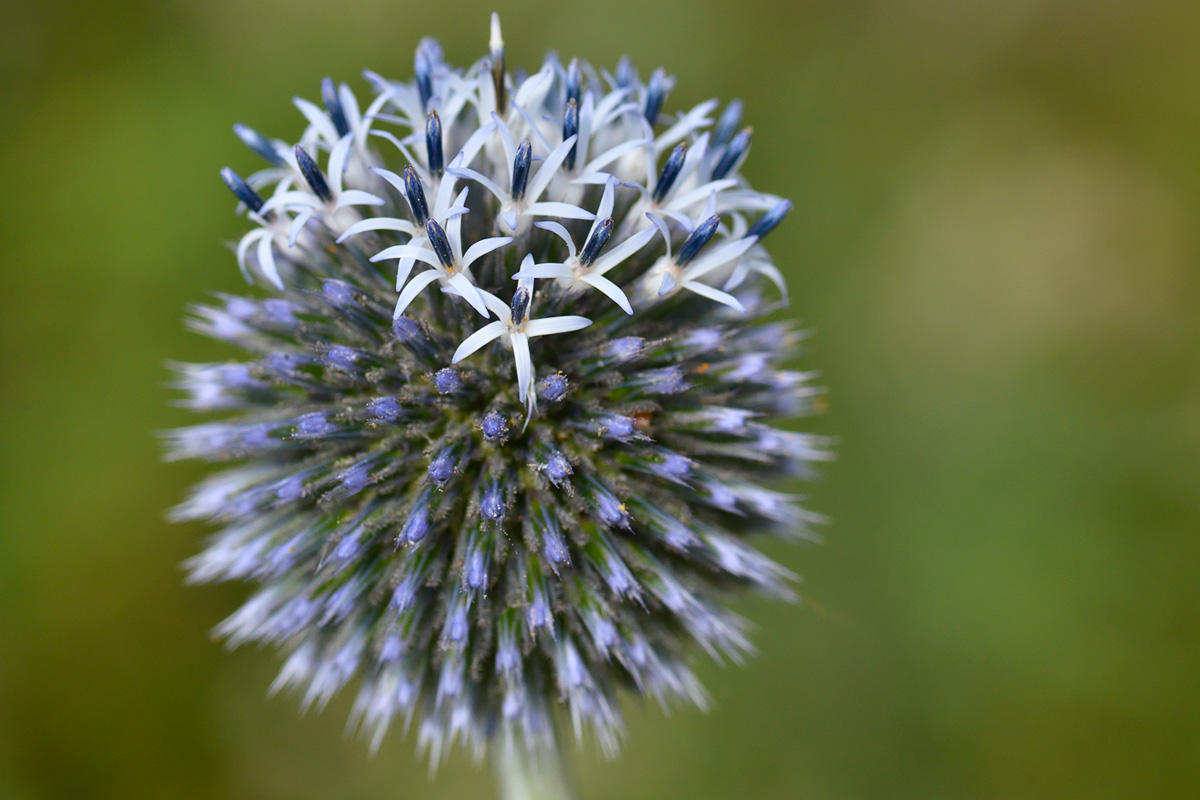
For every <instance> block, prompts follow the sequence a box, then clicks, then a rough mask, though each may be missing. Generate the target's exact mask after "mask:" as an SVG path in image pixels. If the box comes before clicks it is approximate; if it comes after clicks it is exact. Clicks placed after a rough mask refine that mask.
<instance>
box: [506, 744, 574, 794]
mask: <svg viewBox="0 0 1200 800" xmlns="http://www.w3.org/2000/svg"><path fill="white" fill-rule="evenodd" d="M494 752H495V756H494V760H495V766H496V780H497V782H498V783H499V785H500V798H501V800H574V798H575V792H574V790H573V789H572V787H571V782H570V779H569V777H568V775H567V766H566V764H565V763H564V760H563V758H562V756H561V755H560V754H559V753H558V752H557V750H554V751H549V752H547V751H546V750H540V751H538V752H536V753H531V752H529V749H528V748H527V747H526V746H525V744H524V743H523V742H520V741H508V742H499V743H497V747H496V750H495V751H494Z"/></svg>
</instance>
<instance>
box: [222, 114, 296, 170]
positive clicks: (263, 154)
mask: <svg viewBox="0 0 1200 800" xmlns="http://www.w3.org/2000/svg"><path fill="white" fill-rule="evenodd" d="M233 132H234V133H236V134H237V137H238V138H239V139H241V140H242V144H244V145H246V147H249V148H250V149H251V150H253V151H254V152H255V153H257V154H258V156H259V157H260V158H262V160H263V161H266V162H267V163H268V164H272V165H274V166H276V167H286V166H287V161H286V160H284V158H283V156H281V155H279V151H278V150H276V149H275V145H273V144H271V141H270V140H269V139H267V137H265V136H263V135H262V134H261V133H259V132H258V131H256V130H254V129H253V128H248V127H246V126H245V125H242V124H240V123H239V124H236V125H234V126H233Z"/></svg>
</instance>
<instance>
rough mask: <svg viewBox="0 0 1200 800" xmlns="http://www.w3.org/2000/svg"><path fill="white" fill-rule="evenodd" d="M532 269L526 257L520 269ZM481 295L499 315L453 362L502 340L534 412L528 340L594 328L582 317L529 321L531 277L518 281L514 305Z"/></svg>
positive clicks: (519, 386)
mask: <svg viewBox="0 0 1200 800" xmlns="http://www.w3.org/2000/svg"><path fill="white" fill-rule="evenodd" d="M532 266H533V256H532V255H527V256H525V260H524V261H523V262H522V264H521V269H522V270H528V269H530V268H531V267H532ZM480 293H481V294H482V295H483V299H484V302H485V303H487V306H488V308H489V309H491V311H492V313H494V314H495V315H496V321H495V322H489V323H488V324H487V325H484V326H483V327H482V328H480V329H479V330H477V331H475V332H474V333H472V334H471V335H470V336H468V337H467V338H466V339H465V340H464V341H463V343H462V344H460V345H459V346H458V349H457V350H455V351H454V357H453V358H452V359H451V363H455V364H457V363H458V362H459V361H462V360H463V359H464V358H466V357H467V356H469V355H471V354H472V353H474V352H475V351H476V350H478V349H479V348H481V347H483V346H484V345H485V344H487V343H488V342H493V341H496V340H497V339H499V340H500V341H501V342H502V343H503V344H504V345H505V346H506V347H509V348H510V349H511V350H512V353H513V362H514V363H515V366H516V372H517V394H518V396H519V397H520V399H521V402H523V403H525V405H526V408H527V409H528V410H529V412H530V413H532V412H533V409H534V408H535V407H536V405H537V400H536V396H535V393H534V391H533V379H534V369H533V358H532V356H531V355H530V353H529V340H530V339H532V338H534V337H537V336H549V335H551V334H556V333H570V332H571V331H578V330H582V329H583V328H586V327H587V326H588V325H591V324H592V321H591V320H590V319H588V318H587V317H579V316H562V317H546V318H544V319H530V318H529V310H530V306H531V304H532V303H533V279H532V278H524V279H522V280H520V281H518V282H517V290H516V291H515V292H513V297H512V302H511V303H505V302H504V301H503V300H501V299H500V298H498V297H496V296H495V295H494V294H492V293H491V292H486V291H481V292H480Z"/></svg>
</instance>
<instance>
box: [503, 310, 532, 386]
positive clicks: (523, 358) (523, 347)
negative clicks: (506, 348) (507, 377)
mask: <svg viewBox="0 0 1200 800" xmlns="http://www.w3.org/2000/svg"><path fill="white" fill-rule="evenodd" d="M526 329H528V327H527V328H526ZM509 340H510V341H511V342H512V351H513V361H515V362H516V365H517V394H518V395H520V398H521V400H524V399H525V395H526V394H528V392H529V390H530V389H531V388H532V387H531V386H530V385H529V384H530V383H532V382H533V358H532V357H531V356H530V355H529V337H528V336H527V335H526V334H524V333H514V334H513V335H512V336H510V337H509Z"/></svg>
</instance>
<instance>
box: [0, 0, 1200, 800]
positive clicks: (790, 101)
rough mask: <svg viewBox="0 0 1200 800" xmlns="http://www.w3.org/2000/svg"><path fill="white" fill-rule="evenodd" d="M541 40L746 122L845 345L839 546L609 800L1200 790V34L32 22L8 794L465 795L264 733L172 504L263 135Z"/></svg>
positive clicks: (236, 11) (248, 667)
mask: <svg viewBox="0 0 1200 800" xmlns="http://www.w3.org/2000/svg"><path fill="white" fill-rule="evenodd" d="M493 7H496V8H498V10H500V11H501V12H502V14H503V18H504V24H505V33H506V39H507V41H508V47H509V61H510V63H511V64H521V63H524V64H526V65H529V66H536V65H537V64H538V63H539V61H540V55H541V53H542V52H543V51H545V50H546V49H550V48H555V49H558V50H559V52H560V53H561V54H563V55H564V56H565V57H569V56H573V55H579V56H582V57H585V58H588V59H590V60H592V61H593V62H595V63H597V64H601V65H612V64H614V63H615V62H616V60H617V58H618V57H619V56H620V55H622V54H629V55H630V56H632V57H633V58H634V59H635V62H636V63H637V64H638V65H639V66H640V67H641V69H642V70H643V73H644V74H645V72H647V71H648V70H650V69H652V68H653V67H656V66H659V65H665V66H666V67H667V68H668V69H669V70H670V71H673V72H674V73H675V74H676V75H677V76H678V77H679V82H678V85H677V88H676V90H675V92H674V93H673V94H672V95H671V97H670V101H669V106H670V107H671V108H679V107H680V106H683V105H688V106H690V105H691V104H693V103H695V102H698V101H700V100H703V99H706V98H708V97H710V96H719V97H724V98H730V97H734V96H740V97H742V98H743V99H744V100H745V104H746V108H747V115H748V118H749V121H750V122H751V123H752V124H753V125H754V128H755V138H754V148H753V153H752V155H751V158H750V161H749V163H748V166H747V167H746V169H745V172H746V173H747V174H748V176H749V177H750V178H751V180H753V181H754V182H755V183H756V184H757V185H758V186H760V187H761V188H765V189H768V190H770V191H774V192H778V193H781V194H785V195H789V196H790V197H791V198H792V199H793V200H794V201H795V203H796V211H795V212H794V213H793V214H792V216H791V217H790V218H789V219H788V221H787V223H786V224H785V225H784V226H783V227H782V228H781V229H780V230H779V231H778V232H777V233H775V234H774V235H773V236H772V241H771V248H772V251H773V252H774V254H775V255H776V257H777V259H778V260H779V261H780V262H781V263H782V265H783V267H784V269H785V270H786V272H787V274H788V276H789V278H790V281H791V285H792V294H793V297H794V302H793V310H794V313H796V314H797V315H798V316H799V317H800V318H801V319H803V320H804V321H805V323H806V324H808V325H810V326H811V327H812V328H813V329H814V331H815V336H814V338H813V339H812V345H811V349H810V352H809V354H808V356H807V359H806V362H805V363H806V365H807V366H810V367H814V368H818V369H820V370H821V371H822V373H823V376H824V382H825V384H826V385H828V387H829V389H830V395H829V396H830V401H831V402H830V410H829V412H828V413H827V414H826V415H825V416H824V417H822V418H821V419H819V420H816V421H815V422H814V423H813V424H814V425H816V426H817V428H818V429H819V430H820V431H822V432H826V433H830V434H834V435H836V436H837V437H838V439H839V444H838V448H837V449H838V454H839V460H838V461H837V463H835V464H833V465H831V466H830V467H829V468H828V469H826V470H825V471H824V477H823V480H822V481H821V482H820V483H819V484H817V485H815V486H812V487H807V489H806V491H808V493H809V494H810V495H811V496H812V501H811V505H812V506H813V507H814V508H816V509H817V510H819V511H821V512H824V513H826V514H828V515H829V516H830V517H832V519H833V523H832V525H830V526H829V527H828V528H827V529H826V531H825V535H826V541H825V543H824V544H823V545H821V546H819V547H810V548H806V549H792V548H778V547H777V548H773V549H772V551H771V552H772V554H773V555H775V556H777V557H778V558H779V559H781V560H782V561H783V562H784V563H785V564H786V565H788V566H789V567H791V568H793V569H795V570H797V571H798V572H800V573H802V574H803V575H804V576H805V578H806V582H805V583H804V585H803V592H804V595H805V598H806V600H807V603H806V604H805V605H804V606H803V607H801V608H796V607H782V606H775V605H770V604H768V603H758V602H749V603H746V604H744V606H743V608H742V610H743V611H744V613H746V614H747V615H749V616H750V617H751V618H753V619H754V620H755V621H756V622H757V623H758V624H759V626H760V629H759V631H758V635H757V643H758V644H759V646H760V648H761V653H760V655H759V657H758V658H756V659H755V660H753V661H752V662H751V663H750V664H749V665H748V668H747V669H744V670H738V669H721V668H719V667H716V666H713V665H705V666H704V667H703V668H702V670H701V671H702V675H703V677H704V678H705V679H706V682H707V683H708V685H709V687H710V688H711V690H712V692H713V694H714V697H715V700H716V706H715V709H714V710H713V711H711V712H710V713H709V714H707V715H705V714H701V713H698V712H691V711H688V712H681V713H675V714H673V715H672V716H671V717H670V718H668V717H666V716H665V715H663V714H662V713H661V712H660V711H659V710H658V709H657V708H655V707H646V708H641V707H639V706H636V705H631V706H630V729H631V730H630V738H629V742H628V746H627V748H626V752H625V754H624V756H623V758H622V759H621V760H619V761H618V762H615V763H605V762H604V761H602V760H601V759H600V758H599V757H598V756H597V755H596V754H595V753H594V752H592V751H591V750H590V749H587V750H584V751H582V752H578V753H576V754H575V768H576V772H577V774H578V779H579V784H580V788H581V795H582V797H583V798H584V800H598V799H599V798H655V799H656V800H660V799H662V798H688V800H696V799H698V798H742V797H756V798H757V797H762V798H785V797H786V798H792V797H802V798H828V799H830V800H835V799H840V798H855V799H856V800H858V799H861V798H926V799H936V798H1065V797H1087V798H1090V799H1093V800H1094V799H1098V798H1117V797H1128V798H1149V797H1162V798H1173V797H1185V796H1194V793H1195V792H1196V791H1197V788H1196V787H1197V786H1198V785H1200V690H1198V677H1200V582H1198V576H1200V538H1198V536H1197V534H1198V533H1200V323H1198V316H1200V314H1198V312H1200V271H1198V269H1197V259H1198V256H1200V237H1198V228H1197V224H1196V220H1197V219H1198V218H1200V216H1198V215H1200V47H1197V42H1200V6H1196V5H1195V4H1191V3H1183V2H1170V0H1143V2H1136V3H1135V2H1109V1H1107V0H1080V1H1079V2H1038V1H1037V0H1004V1H1003V2H999V1H995V2H993V1H991V0H978V1H977V2H969V3H963V2H954V1H953V0H898V1H897V0H892V1H888V2H868V1H866V0H864V1H863V2H833V1H832V0H827V1H825V2H793V1H789V2H782V1H781V2H775V3H772V2H763V1H762V0H740V2H737V3H729V4H725V3H718V2H715V0H690V1H689V2H686V3H682V2H675V0H660V1H658V2H653V3H649V2H644V0H640V1H638V2H628V1H627V0H620V1H619V2H606V3H603V4H600V3H587V4H585V3H565V2H554V3H549V2H530V3H525V4H521V5H514V4H504V3H498V4H485V5H481V4H479V3H477V2H474V0H459V1H458V2H455V3H453V4H448V3H435V2H426V3H412V2H404V1H403V0H339V2H330V3H321V4H318V3H308V2H304V3H301V2H286V1H285V0H269V1H265V2H264V1H262V0H253V1H248V0H207V1H206V2H203V3H199V2H197V3H183V2H175V1H172V0H165V1H164V0H145V1H144V2H130V1H129V0H124V1H123V2H115V3H94V2H90V0H76V1H75V2H70V1H67V0H64V1H59V0H16V1H15V4H14V0H7V2H5V3H4V4H3V9H2V10H3V17H4V24H3V26H0V75H3V76H4V78H3V80H2V81H0V109H3V113H0V269H2V277H3V280H2V281H0V798H4V799H5V800H8V799H9V798H12V799H14V800H26V799H38V800H40V799H42V798H73V799H74V798H120V800H134V799H135V798H329V797H338V798H345V799H347V800H354V799H357V798H364V799H365V798H461V797H487V796H490V795H491V794H492V791H493V789H492V787H491V780H492V779H491V776H490V775H489V773H488V771H487V769H486V768H483V769H479V768H475V767H473V766H472V765H471V764H470V762H469V761H468V760H467V759H465V758H463V757H461V756H456V757H455V758H453V759H452V760H451V761H450V762H449V764H447V765H446V766H445V767H444V768H443V769H442V771H441V773H440V775H439V776H438V777H437V778H436V779H435V780H432V781H431V780H430V779H429V778H428V776H427V774H426V769H425V766H424V765H423V764H422V763H421V762H419V761H417V760H416V759H415V758H414V757H413V754H412V750H413V742H412V741H411V740H408V741H404V740H402V739H401V738H400V737H398V736H396V737H393V738H392V739H391V740H390V741H389V742H388V743H387V744H385V746H384V748H383V750H382V751H381V752H380V753H379V754H378V755H377V756H376V757H374V758H370V757H368V754H367V750H366V747H365V746H364V745H363V744H362V743H361V742H358V741H354V740H347V739H346V738H345V737H344V735H343V725H344V721H345V718H346V712H347V710H348V702H347V701H346V699H345V698H343V699H342V700H341V701H340V702H335V703H334V704H333V707H331V708H330V709H328V710H327V711H326V712H325V713H323V714H319V715H317V714H314V715H309V716H307V717H300V716H299V715H298V712H297V711H296V707H295V704H294V703H293V702H292V701H291V700H289V699H274V700H270V701H268V700H266V699H265V698H264V695H265V690H266V686H267V684H268V682H269V679H270V677H271V676H272V675H273V674H274V671H275V669H276V665H277V662H276V659H275V657H274V655H273V654H271V653H267V652H256V651H253V650H250V651H246V652H236V653H234V654H232V655H230V654H227V653H225V652H224V651H223V650H222V648H221V647H220V646H218V645H217V644H214V643H213V642H212V641H211V640H210V639H209V635H208V631H209V629H210V628H211V626H212V625H213V624H215V623H216V622H217V621H218V620H219V619H220V618H222V617H223V616H224V615H225V614H227V613H228V612H230V611H231V610H232V609H233V608H234V607H235V605H236V604H237V602H238V598H239V597H241V596H242V594H243V592H242V590H241V589H240V588H238V587H224V588H212V587H208V588H184V587H183V586H182V585H181V572H180V570H179V567H178V565H179V563H180V562H181V561H182V560H183V559H184V558H186V557H187V556H188V555H189V554H191V553H192V552H194V551H195V550H196V548H197V547H198V544H199V541H200V538H201V535H202V533H203V530H202V528H201V527H199V526H184V527H179V526H169V525H167V524H166V523H165V522H164V520H163V509H164V508H166V507H168V506H169V505H171V504H173V503H174V502H176V501H177V500H179V499H180V497H181V496H182V494H183V492H184V489H185V487H186V486H187V485H188V484H189V483H191V482H192V481H194V480H195V479H196V478H197V477H198V476H199V474H200V473H201V471H202V469H201V468H199V467H196V466H194V465H179V464H172V465H168V466H164V465H162V464H161V463H160V462H159V455H160V453H159V445H158V442H157V441H156V439H155V436H154V431H156V430H159V429H162V428H166V427H169V426H173V425H177V424H181V423H183V422H184V421H185V420H186V416H185V415H184V413H183V412H181V411H180V410H178V409H175V408H172V407H171V406H169V404H168V402H169V399H170V397H171V395H170V392H169V391H168V390H167V389H166V388H165V387H164V383H165V382H166V380H167V377H168V376H167V372H166V369H165V367H164V364H165V362H166V361H167V360H168V359H186V360H204V359H218V358H223V357H225V356H227V355H228V351H226V350H224V349H222V348H220V347H219V346H217V345H214V344H212V343H209V342H206V341H204V340H201V339H200V338H199V337H196V336H193V335H190V334H187V333H185V332H184V330H183V328H182V326H181V325H180V317H181V314H182V311H183V308H184V306H185V304H187V303H188V302H189V301H194V300H197V299H200V298H203V297H204V296H205V293H206V292H208V291H210V290H217V289H220V290H231V291H232V290H236V289H237V288H238V287H239V285H240V278H239V276H238V273H237V269H236V267H235V265H234V261H233V258H232V256H231V255H230V254H229V252H228V251H227V250H226V249H225V246H224V244H223V242H224V241H225V240H228V239H230V238H233V237H236V236H237V235H238V234H239V231H240V230H241V222H240V221H239V220H238V219H237V218H235V216H234V215H233V201H232V199H231V198H230V197H229V195H228V193H227V191H226V189H225V188H224V186H223V185H222V184H221V182H220V180H219V179H218V177H217V170H218V169H219V168H220V167H222V166H224V165H226V164H228V165H231V166H233V167H234V168H235V169H238V170H239V171H246V170H249V169H251V168H252V167H253V166H254V165H255V160H254V157H253V156H252V155H251V154H250V153H248V152H247V151H245V150H244V148H243V147H242V146H241V145H240V144H239V143H238V141H237V140H236V139H235V138H234V136H233V135H232V133H231V132H230V125H231V123H233V122H235V121H242V122H245V123H248V124H250V125H252V126H253V127H255V128H257V129H259V130H262V131H264V132H267V133H269V134H272V135H277V136H280V137H283V138H293V137H295V136H296V135H298V133H299V131H300V129H301V124H302V121H301V118H300V116H299V114H298V113H297V112H296V111H295V110H294V109H293V108H292V106H291V103H290V98H291V97H292V96H293V95H297V94H298V95H302V96H307V97H309V98H315V97H316V96H317V94H318V83H319V81H320V79H321V78H322V77H324V76H326V75H332V76H334V77H335V78H338V79H347V80H351V81H352V84H353V85H354V86H355V87H356V88H358V89H360V90H365V86H364V84H363V83H362V82H361V80H360V79H359V77H358V76H359V72H360V70H361V69H362V68H364V67H368V68H371V69H374V70H377V71H379V72H381V73H383V74H385V75H390V76H394V77H405V78H407V77H408V76H409V75H410V74H411V68H412V50H413V47H414V46H415V45H416V43H417V40H418V38H419V37H420V36H422V35H426V34H429V35H436V36H438V37H440V38H441V39H442V41H443V43H444V44H445V46H446V50H447V54H448V56H449V58H450V59H451V61H454V62H457V63H466V62H469V61H471V60H473V59H475V58H476V57H478V56H480V55H482V54H483V52H484V48H485V46H486V35H487V12H489V11H491V10H492V9H493Z"/></svg>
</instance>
